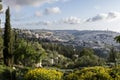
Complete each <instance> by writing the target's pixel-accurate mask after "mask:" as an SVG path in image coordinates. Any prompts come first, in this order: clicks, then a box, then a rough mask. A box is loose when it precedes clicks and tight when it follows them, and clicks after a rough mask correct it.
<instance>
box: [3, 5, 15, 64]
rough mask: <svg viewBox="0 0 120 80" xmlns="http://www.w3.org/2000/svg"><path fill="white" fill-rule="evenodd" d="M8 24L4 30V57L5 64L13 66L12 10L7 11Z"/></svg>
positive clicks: (6, 23)
mask: <svg viewBox="0 0 120 80" xmlns="http://www.w3.org/2000/svg"><path fill="white" fill-rule="evenodd" d="M5 14H6V20H5V21H6V22H5V28H4V49H3V56H4V64H5V65H6V66H11V65H12V62H13V60H12V59H13V55H12V53H13V52H12V48H13V45H12V30H11V25H10V9H9V7H8V9H7V10H6V13H5Z"/></svg>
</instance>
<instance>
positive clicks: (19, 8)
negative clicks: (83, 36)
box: [0, 0, 120, 32]
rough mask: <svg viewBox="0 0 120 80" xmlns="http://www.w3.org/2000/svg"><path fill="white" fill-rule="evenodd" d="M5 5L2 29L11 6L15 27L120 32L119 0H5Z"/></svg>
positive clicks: (0, 16) (2, 14) (1, 16)
mask: <svg viewBox="0 0 120 80" xmlns="http://www.w3.org/2000/svg"><path fill="white" fill-rule="evenodd" d="M2 4H3V10H2V11H0V19H1V21H2V27H4V23H5V15H4V13H5V10H6V8H7V7H8V6H9V7H10V11H11V13H10V15H11V25H12V27H13V28H21V29H51V30H111V31H117V32H120V0H2Z"/></svg>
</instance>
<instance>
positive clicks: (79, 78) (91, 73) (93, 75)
mask: <svg viewBox="0 0 120 80" xmlns="http://www.w3.org/2000/svg"><path fill="white" fill-rule="evenodd" d="M111 71H112V69H110V68H104V67H89V68H84V69H81V70H78V71H75V72H74V73H71V74H69V75H67V76H65V80H114V79H113V78H112V77H111V75H110V72H111ZM116 79H117V80H120V78H119V79H118V78H116Z"/></svg>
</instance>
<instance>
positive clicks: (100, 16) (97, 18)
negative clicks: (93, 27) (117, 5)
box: [86, 12, 120, 22]
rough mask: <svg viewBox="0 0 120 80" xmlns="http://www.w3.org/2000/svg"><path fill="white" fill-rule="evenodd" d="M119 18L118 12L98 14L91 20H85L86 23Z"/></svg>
mask: <svg viewBox="0 0 120 80" xmlns="http://www.w3.org/2000/svg"><path fill="white" fill-rule="evenodd" d="M118 18H120V13H119V12H109V13H107V14H98V15H96V16H94V17H92V18H89V19H87V20H86V22H95V21H101V20H107V21H109V20H116V19H118Z"/></svg>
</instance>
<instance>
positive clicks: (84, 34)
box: [33, 30, 120, 47]
mask: <svg viewBox="0 0 120 80" xmlns="http://www.w3.org/2000/svg"><path fill="white" fill-rule="evenodd" d="M33 32H37V33H41V32H44V34H45V33H47V32H51V33H52V34H51V35H49V36H48V37H51V38H57V39H58V40H62V41H66V42H70V41H71V42H74V43H76V44H77V45H86V46H90V47H91V46H93V47H95V46H102V45H104V44H108V45H115V46H118V45H119V44H118V43H116V41H115V40H114V38H115V36H118V35H120V33H118V32H113V31H89V30H85V31H78V30H37V31H36V30H34V31H33ZM92 44H93V45H92Z"/></svg>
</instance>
